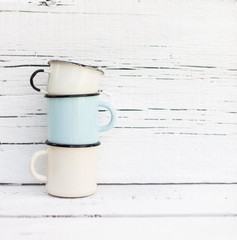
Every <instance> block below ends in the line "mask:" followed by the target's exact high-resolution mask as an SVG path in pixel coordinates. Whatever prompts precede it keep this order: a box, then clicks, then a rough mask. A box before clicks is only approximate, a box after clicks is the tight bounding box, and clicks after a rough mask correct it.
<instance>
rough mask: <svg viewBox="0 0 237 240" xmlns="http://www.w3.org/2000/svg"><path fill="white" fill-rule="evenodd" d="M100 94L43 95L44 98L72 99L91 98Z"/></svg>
mask: <svg viewBox="0 0 237 240" xmlns="http://www.w3.org/2000/svg"><path fill="white" fill-rule="evenodd" d="M98 95H100V93H85V94H67V95H58V94H55V95H54V94H45V95H44V97H45V98H72V97H93V96H98Z"/></svg>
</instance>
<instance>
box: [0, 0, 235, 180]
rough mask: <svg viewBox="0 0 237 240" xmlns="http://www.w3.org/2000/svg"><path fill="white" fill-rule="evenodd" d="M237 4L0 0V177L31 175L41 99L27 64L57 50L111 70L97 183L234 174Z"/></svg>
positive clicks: (43, 62)
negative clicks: (113, 119)
mask: <svg viewBox="0 0 237 240" xmlns="http://www.w3.org/2000/svg"><path fill="white" fill-rule="evenodd" d="M236 4H237V3H236V2H235V1H219V0H217V1H204V0H203V1H202V0H199V1H194V0H192V1H189V2H188V3H187V1H171V0H170V1H164V0H163V1H162V0H159V1H152V2H150V1H147V0H144V1H118V0H116V1H113V3H112V2H111V3H108V2H107V1H104V0H99V1H95V0H91V1H76V0H75V1H69V2H68V4H66V3H65V1H64V3H63V4H62V5H55V6H50V7H45V6H38V4H37V1H33V2H32V3H29V2H28V1H17V2H16V1H1V2H0V23H1V26H2V27H1V29H0V76H1V77H0V103H1V104H0V133H1V134H0V142H1V146H0V182H2V183H35V182H36V181H35V180H34V179H33V178H32V177H31V176H30V174H29V172H28V164H29V160H30V156H31V154H32V153H33V152H35V151H36V150H39V149H42V148H45V146H44V145H43V142H44V141H45V140H46V138H47V135H46V101H45V99H44V98H43V96H42V95H39V94H37V93H36V92H34V90H33V89H31V87H30V85H29V76H30V74H31V73H32V72H33V71H34V70H36V69H38V68H47V62H48V61H49V60H50V59H61V60H71V61H77V62H82V63H84V64H90V65H93V66H97V67H100V68H101V69H102V70H104V71H105V76H104V77H103V79H102V80H101V89H103V90H105V91H107V92H109V93H110V95H111V97H110V98H109V97H106V96H104V95H103V96H101V98H102V99H103V100H106V101H110V102H111V103H112V104H113V105H114V106H115V108H116V109H117V115H118V119H117V123H116V126H115V129H113V130H112V131H110V132H107V133H104V134H101V142H102V146H101V151H100V159H99V163H98V182H99V183H173V182H176V183H180V182H181V183H182V182H183V183H185V182H189V183H193V182H237V168H236V157H237V148H236V146H237V111H236V109H237V99H236V96H237V95H236V94H237V88H236V87H237V85H236V77H237V41H236V40H237V28H236V24H237V5H236ZM37 81H38V83H39V86H40V87H42V88H44V87H45V83H46V76H44V75H43V74H42V75H41V76H39V77H38V80H37ZM100 114H101V123H103V122H105V121H107V120H108V113H107V112H103V111H102V112H100ZM38 168H39V169H40V171H44V168H45V164H44V161H41V163H40V164H39V166H38Z"/></svg>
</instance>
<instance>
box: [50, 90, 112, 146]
mask: <svg viewBox="0 0 237 240" xmlns="http://www.w3.org/2000/svg"><path fill="white" fill-rule="evenodd" d="M98 95H99V93H95V94H87V95H86V96H85V95H79V96H75V95H74V96H70V95H68V96H60V97H58V96H56V97H55V96H52V95H46V97H47V112H48V114H47V115H48V140H49V141H50V142H53V143H58V144H92V143H96V142H98V141H99V132H103V131H107V130H109V129H111V128H112V127H113V126H114V123H115V111H114V109H113V108H112V107H111V106H110V104H109V103H106V102H102V101H98ZM99 107H103V108H106V109H108V110H109V112H110V116H111V117H110V121H109V123H108V124H107V125H105V126H99V125H98V110H99V109H98V108H99Z"/></svg>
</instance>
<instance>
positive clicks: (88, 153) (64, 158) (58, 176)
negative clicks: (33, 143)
mask: <svg viewBox="0 0 237 240" xmlns="http://www.w3.org/2000/svg"><path fill="white" fill-rule="evenodd" d="M46 144H47V145H48V148H47V150H41V151H38V152H36V153H34V154H33V156H32V157H31V162H30V171H31V174H32V176H33V177H34V178H36V179H37V180H39V181H43V182H46V190H47V192H48V193H49V194H51V195H54V196H57V197H85V196H89V195H92V194H94V193H95V192H96V188H97V184H96V162H97V158H98V145H100V142H98V143H96V144H91V145H71V146H70V147H68V145H67V146H65V145H62V144H61V145H60V144H53V143H50V142H48V141H46ZM43 155H46V156H47V174H46V176H44V175H41V174H39V173H37V171H36V170H35V161H36V160H37V158H39V157H40V156H43Z"/></svg>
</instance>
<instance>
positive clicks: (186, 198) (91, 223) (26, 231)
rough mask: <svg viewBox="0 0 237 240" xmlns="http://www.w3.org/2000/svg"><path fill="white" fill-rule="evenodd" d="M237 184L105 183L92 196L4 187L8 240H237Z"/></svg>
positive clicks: (0, 217) (0, 190) (1, 214)
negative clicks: (69, 196) (65, 196)
mask: <svg viewBox="0 0 237 240" xmlns="http://www.w3.org/2000/svg"><path fill="white" fill-rule="evenodd" d="M236 187H237V185H236V184H231V185H230V184H229V185H226V184H223V185H218V184H216V185H213V184H212V185H133V186H131V185H117V186H115V185H100V186H99V187H98V192H97V193H96V194H95V195H93V196H91V197H88V198H79V199H63V198H56V197H52V196H49V195H48V194H47V193H46V192H45V186H30V185H28V186H12V185H5V186H3V185H2V186H0V226H1V237H2V238H4V239H11V240H14V239H17V240H18V239H31V240H32V239H48V238H50V239H65V238H66V237H69V235H68V234H69V233H70V239H78V238H79V237H81V238H82V237H83V238H86V239H94V238H99V239H111V238H113V239H121V238H126V239H127V238H132V239H133V238H136V239H144V238H147V237H149V239H157V237H159V238H161V239H167V240H170V239H178V240H179V239H180V240H181V239H182V240H183V239H184V240H186V239H190V238H192V239H198V240H199V239H221V240H222V239H227V240H232V239H236V237H237V229H236V224H237V222H236V215H237V208H236V200H237V194H236V193H237V191H236Z"/></svg>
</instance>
